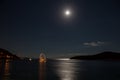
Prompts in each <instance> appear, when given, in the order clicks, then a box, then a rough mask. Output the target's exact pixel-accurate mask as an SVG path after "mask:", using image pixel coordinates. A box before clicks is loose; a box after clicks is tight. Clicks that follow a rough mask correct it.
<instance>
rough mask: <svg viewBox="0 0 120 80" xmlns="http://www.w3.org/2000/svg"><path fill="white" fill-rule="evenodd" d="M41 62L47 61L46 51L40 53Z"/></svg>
mask: <svg viewBox="0 0 120 80" xmlns="http://www.w3.org/2000/svg"><path fill="white" fill-rule="evenodd" d="M39 62H40V63H45V62H46V56H45V54H44V53H40V57H39Z"/></svg>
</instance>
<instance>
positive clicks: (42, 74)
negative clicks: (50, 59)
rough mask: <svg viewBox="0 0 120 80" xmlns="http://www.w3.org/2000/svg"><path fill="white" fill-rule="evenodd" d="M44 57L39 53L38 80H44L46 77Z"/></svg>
mask: <svg viewBox="0 0 120 80" xmlns="http://www.w3.org/2000/svg"><path fill="white" fill-rule="evenodd" d="M46 61H47V60H46V56H45V54H43V53H41V54H40V57H39V80H45V76H46Z"/></svg>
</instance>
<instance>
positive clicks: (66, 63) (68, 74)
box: [0, 60, 120, 80]
mask: <svg viewBox="0 0 120 80" xmlns="http://www.w3.org/2000/svg"><path fill="white" fill-rule="evenodd" d="M0 80H120V61H92V60H91V61H87V60H48V62H47V63H46V64H42V63H41V64H40V63H39V62H38V61H37V60H33V61H9V60H4V61H0Z"/></svg>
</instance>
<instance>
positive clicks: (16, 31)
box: [0, 0, 120, 58]
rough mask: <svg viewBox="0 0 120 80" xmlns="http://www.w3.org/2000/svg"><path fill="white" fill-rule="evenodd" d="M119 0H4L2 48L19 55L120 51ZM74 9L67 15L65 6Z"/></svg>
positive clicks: (0, 22)
mask: <svg viewBox="0 0 120 80" xmlns="http://www.w3.org/2000/svg"><path fill="white" fill-rule="evenodd" d="M119 3H120V1H119V0H0V48H3V49H7V50H8V51H10V52H12V53H14V54H17V55H19V56H28V57H36V58H37V57H39V54H40V52H41V49H42V52H44V53H45V54H46V55H47V57H67V56H72V55H86V54H95V53H100V52H103V51H115V52H120V4H119ZM68 8H69V9H70V10H71V15H70V16H65V14H64V10H66V9H68Z"/></svg>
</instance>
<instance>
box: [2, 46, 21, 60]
mask: <svg viewBox="0 0 120 80" xmlns="http://www.w3.org/2000/svg"><path fill="white" fill-rule="evenodd" d="M0 59H20V58H19V57H18V56H16V55H14V54H12V53H11V52H9V51H7V50H5V49H2V48H0Z"/></svg>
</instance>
